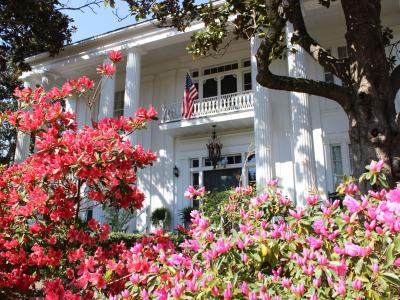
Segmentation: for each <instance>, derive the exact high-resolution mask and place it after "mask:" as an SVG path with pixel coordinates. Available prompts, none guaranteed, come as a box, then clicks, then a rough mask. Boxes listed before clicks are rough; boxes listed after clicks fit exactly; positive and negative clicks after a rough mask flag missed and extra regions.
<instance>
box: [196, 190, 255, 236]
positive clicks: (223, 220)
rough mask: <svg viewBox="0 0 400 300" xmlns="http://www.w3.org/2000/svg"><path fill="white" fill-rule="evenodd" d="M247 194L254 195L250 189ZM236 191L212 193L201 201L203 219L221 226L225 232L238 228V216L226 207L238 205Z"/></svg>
mask: <svg viewBox="0 0 400 300" xmlns="http://www.w3.org/2000/svg"><path fill="white" fill-rule="evenodd" d="M238 189H240V188H238ZM246 192H247V193H248V194H249V195H254V192H253V189H252V188H250V187H249V188H248V189H246ZM235 193H236V191H233V190H230V191H223V192H211V193H209V194H207V196H206V197H203V198H202V199H201V207H200V211H201V214H202V216H203V217H205V218H208V219H209V221H210V223H212V224H219V228H220V229H221V230H223V231H224V232H229V231H230V230H232V229H233V228H234V227H235V226H237V224H239V223H238V221H239V220H238V218H237V214H235V213H232V212H231V211H229V210H226V209H225V208H226V207H229V206H231V205H236V201H237V198H236V197H235Z"/></svg>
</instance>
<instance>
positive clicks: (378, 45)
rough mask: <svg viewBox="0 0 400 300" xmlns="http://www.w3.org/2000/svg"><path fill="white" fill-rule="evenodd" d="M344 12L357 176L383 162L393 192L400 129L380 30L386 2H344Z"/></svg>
mask: <svg viewBox="0 0 400 300" xmlns="http://www.w3.org/2000/svg"><path fill="white" fill-rule="evenodd" d="M342 7H343V11H344V14H345V18H346V27H347V31H346V40H347V45H348V52H349V67H350V69H349V70H348V73H347V74H348V76H347V77H348V78H345V79H347V80H345V82H344V84H345V85H348V86H349V87H350V88H351V90H352V99H349V101H350V106H348V107H347V108H345V110H346V113H347V114H348V116H349V122H350V126H349V135H350V141H351V144H352V150H353V154H354V163H355V166H356V170H355V175H359V174H361V173H363V172H364V166H365V165H366V164H369V162H370V161H371V160H372V159H374V160H376V159H381V160H383V161H385V163H386V164H387V166H388V167H389V168H390V169H391V170H390V173H391V174H389V175H391V176H389V177H390V184H391V185H392V186H393V185H394V183H395V182H397V181H400V145H399V144H400V143H399V127H398V124H396V111H395V103H394V99H395V91H394V89H393V86H392V84H391V81H390V68H389V64H388V63H387V60H386V53H385V48H384V42H383V36H382V29H381V24H380V8H381V7H380V1H379V0H342Z"/></svg>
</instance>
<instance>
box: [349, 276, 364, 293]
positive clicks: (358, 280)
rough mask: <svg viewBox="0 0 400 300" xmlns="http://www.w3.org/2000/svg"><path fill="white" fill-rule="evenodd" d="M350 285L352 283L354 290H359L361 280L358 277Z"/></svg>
mask: <svg viewBox="0 0 400 300" xmlns="http://www.w3.org/2000/svg"><path fill="white" fill-rule="evenodd" d="M351 285H352V287H353V289H355V290H356V291H359V290H361V288H362V282H361V280H360V279H356V280H354V281H353V283H352V284H351Z"/></svg>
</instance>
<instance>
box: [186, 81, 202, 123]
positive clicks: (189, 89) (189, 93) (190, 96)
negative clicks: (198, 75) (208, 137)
mask: <svg viewBox="0 0 400 300" xmlns="http://www.w3.org/2000/svg"><path fill="white" fill-rule="evenodd" d="M198 98H199V94H198V93H197V89H196V86H195V85H194V83H193V81H192V78H190V75H189V73H187V74H186V83H185V92H184V93H183V98H182V117H184V118H185V119H190V118H191V117H192V113H193V101H194V100H196V99H198Z"/></svg>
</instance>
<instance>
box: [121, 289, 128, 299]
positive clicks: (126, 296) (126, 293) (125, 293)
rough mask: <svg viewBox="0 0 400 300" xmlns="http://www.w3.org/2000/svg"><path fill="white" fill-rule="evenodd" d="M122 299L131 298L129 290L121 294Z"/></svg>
mask: <svg viewBox="0 0 400 300" xmlns="http://www.w3.org/2000/svg"><path fill="white" fill-rule="evenodd" d="M121 296H122V298H129V291H128V290H127V289H125V290H123V291H122V292H121Z"/></svg>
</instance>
